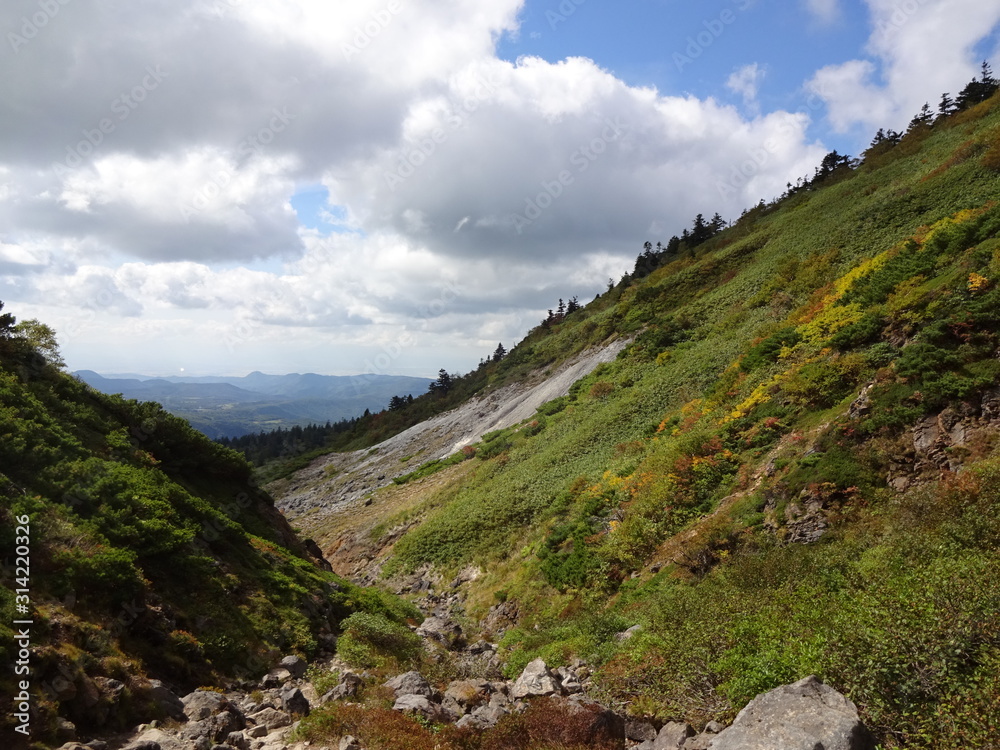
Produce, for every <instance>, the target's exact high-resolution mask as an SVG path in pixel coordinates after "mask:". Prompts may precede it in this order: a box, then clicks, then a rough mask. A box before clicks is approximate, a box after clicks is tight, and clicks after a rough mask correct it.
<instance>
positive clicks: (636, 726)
mask: <svg viewBox="0 0 1000 750" xmlns="http://www.w3.org/2000/svg"><path fill="white" fill-rule="evenodd" d="M625 739H628V740H633V741H635V742H652V741H653V740H655V739H656V727H654V726H653V725H652V724H650V723H649V722H648V721H644V720H642V719H635V718H632V717H631V716H626V717H625Z"/></svg>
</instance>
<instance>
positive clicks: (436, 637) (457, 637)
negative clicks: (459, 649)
mask: <svg viewBox="0 0 1000 750" xmlns="http://www.w3.org/2000/svg"><path fill="white" fill-rule="evenodd" d="M417 635H419V636H420V637H421V638H428V639H430V640H433V641H437V642H438V643H441V644H442V645H444V646H445V647H447V648H451V647H452V646H454V645H455V644H456V643H458V642H459V641H461V639H462V629H461V628H460V627H459V626H458V625H457V624H456V623H455V622H453V621H452V620H449V619H448V618H446V617H428V618H427V619H425V620H424V621H423V622H422V623H421V624H420V627H418V628H417Z"/></svg>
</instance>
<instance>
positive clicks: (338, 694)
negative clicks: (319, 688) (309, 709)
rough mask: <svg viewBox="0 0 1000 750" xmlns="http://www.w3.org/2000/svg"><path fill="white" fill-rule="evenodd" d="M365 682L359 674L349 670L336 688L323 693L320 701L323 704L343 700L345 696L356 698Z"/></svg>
mask: <svg viewBox="0 0 1000 750" xmlns="http://www.w3.org/2000/svg"><path fill="white" fill-rule="evenodd" d="M364 684H365V681H364V680H362V679H361V678H360V677H358V675H356V674H353V673H351V672H348V673H347V674H345V675H343V676H342V677H341V678H340V682H338V683H337V686H336V687H335V688H333V689H332V690H329V691H327V692H326V693H324V694H323V697H322V698H320V699H319V702H320V703H321V704H322V703H329V702H330V701H339V700H343V699H344V698H356V697H357V695H358V691H359V690H360V689H361V686H362V685H364Z"/></svg>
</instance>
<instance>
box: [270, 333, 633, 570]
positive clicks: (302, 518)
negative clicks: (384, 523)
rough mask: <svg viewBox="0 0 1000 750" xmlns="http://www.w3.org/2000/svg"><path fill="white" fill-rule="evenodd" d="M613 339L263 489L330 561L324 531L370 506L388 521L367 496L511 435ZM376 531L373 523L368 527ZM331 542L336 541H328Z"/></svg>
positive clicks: (615, 344) (614, 352) (621, 344)
mask: <svg viewBox="0 0 1000 750" xmlns="http://www.w3.org/2000/svg"><path fill="white" fill-rule="evenodd" d="M629 341H630V340H629V339H615V340H612V341H610V342H608V343H607V344H605V345H604V346H602V347H599V348H595V349H590V350H588V351H586V352H584V353H582V354H580V355H578V356H576V357H574V358H573V359H571V360H569V361H567V362H565V363H563V364H562V365H560V366H559V367H558V368H555V369H554V370H553V371H551V372H550V371H544V372H536V373H535V374H533V375H532V376H530V377H528V378H527V379H525V380H524V381H523V382H520V383H515V384H512V385H508V386H505V387H503V388H498V389H497V390H495V391H491V392H490V393H487V394H483V395H480V396H476V397H474V398H472V399H470V400H469V401H468V402H467V403H465V404H463V405H462V406H460V407H458V408H457V409H453V410H451V411H449V412H446V413H444V414H439V415H438V416H436V417H433V418H431V419H429V420H426V421H424V422H421V423H420V424H418V425H414V426H413V427H411V428H409V429H408V430H405V431H404V432H401V433H399V434H398V435H395V436H393V437H391V438H389V439H388V440H386V441H384V442H382V443H380V444H379V445H377V446H375V447H374V448H370V449H367V450H362V451H354V452H352V453H333V454H330V455H327V456H322V457H321V458H318V459H316V460H315V461H313V463H312V464H310V465H309V466H308V467H306V468H305V469H302V470H301V471H298V472H296V473H295V474H294V475H293V476H292V477H290V478H289V479H284V480H279V481H278V482H275V483H273V484H271V485H269V486H268V487H267V490H268V491H269V492H270V493H271V495H272V496H273V497H274V498H275V503H276V505H277V507H278V508H279V509H280V510H281V511H282V512H283V513H284V514H285V516H286V517H287V518H288V520H289V521H291V522H292V523H294V524H295V525H296V526H297V527H298V528H299V529H300V530H301V531H302V533H303V534H304V535H305V536H312V537H314V538H315V539H316V541H317V542H319V544H320V546H321V547H322V549H323V551H324V553H326V554H327V557H328V558H331V559H332V557H334V555H332V554H331V552H332V547H333V541H334V540H333V538H331V537H330V535H329V534H328V533H327V529H329V528H331V526H336V520H337V519H338V518H352V519H353V518H354V517H356V516H357V515H358V513H359V511H361V510H362V509H365V508H366V506H371V505H372V503H374V504H375V507H371V508H370V510H369V512H368V513H367V514H366V515H367V516H369V517H371V518H373V519H377V518H378V517H384V516H385V515H387V513H386V512H384V511H383V509H381V508H380V507H379V498H378V497H377V496H375V497H374V498H373V497H372V496H373V493H375V492H376V490H379V489H381V488H384V487H386V486H388V485H391V484H392V480H393V479H394V478H396V477H399V476H402V475H404V474H408V473H410V472H412V471H413V470H415V469H416V468H417V467H419V466H421V465H422V464H424V463H426V462H428V461H432V460H434V459H442V458H447V457H448V456H450V455H452V454H453V453H455V452H456V451H459V450H461V449H462V448H463V447H465V446H467V445H470V444H472V443H475V442H477V441H478V440H479V439H480V438H481V437H482V436H483V435H484V434H486V433H488V432H491V431H493V430H500V429H505V428H507V427H511V426H513V425H516V424H518V423H520V422H523V421H525V420H526V419H529V418H531V417H532V416H534V414H535V412H536V411H537V409H538V407H540V406H541V405H542V404H544V403H546V402H548V401H551V400H553V399H556V398H559V397H560V396H565V395H566V394H567V393H569V389H570V387H571V386H572V385H573V383H575V382H576V381H577V380H579V379H580V378H582V377H584V376H586V375H588V374H590V373H591V372H592V371H593V370H594V368H596V367H597V366H598V365H599V364H601V363H604V362H611V361H613V360H614V359H615V357H617V356H618V354H619V353H620V352H621V351H622V350H623V349H624V348H625V347H626V346H627V345H628V344H629ZM373 523H374V521H373ZM334 536H336V535H334ZM334 567H335V569H336V570H337V572H339V573H342V574H344V575H350V576H352V577H354V578H355V579H356V580H359V581H362V582H366V581H367V580H368V578H367V577H365V576H364V575H362V574H361V573H360V571H356V570H354V568H353V566H345V565H336V564H335V566H334Z"/></svg>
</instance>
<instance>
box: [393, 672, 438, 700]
mask: <svg viewBox="0 0 1000 750" xmlns="http://www.w3.org/2000/svg"><path fill="white" fill-rule="evenodd" d="M385 687H387V688H391V689H392V690H393V692H395V693H396V697H397V698H399V697H400V696H403V695H423V696H426V697H428V698H429V697H430V696H432V695H433V694H434V690H433V689H432V688H431V686H430V685H429V684H428V682H427V680H425V679H424V676H423V675H422V674H420V672H404V673H403V674H401V675H398V676H396V677H393V678H392V679H391V680H389V681H388V682H386V683H385Z"/></svg>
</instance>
